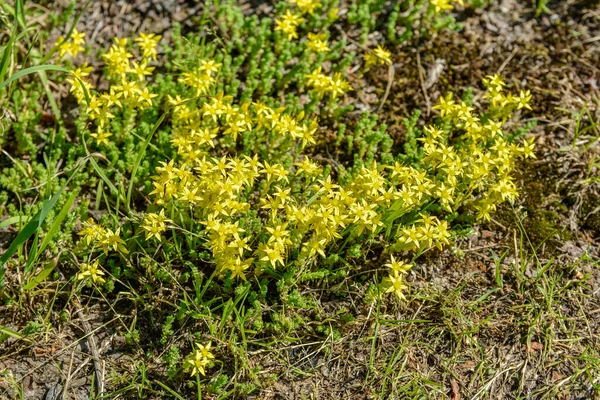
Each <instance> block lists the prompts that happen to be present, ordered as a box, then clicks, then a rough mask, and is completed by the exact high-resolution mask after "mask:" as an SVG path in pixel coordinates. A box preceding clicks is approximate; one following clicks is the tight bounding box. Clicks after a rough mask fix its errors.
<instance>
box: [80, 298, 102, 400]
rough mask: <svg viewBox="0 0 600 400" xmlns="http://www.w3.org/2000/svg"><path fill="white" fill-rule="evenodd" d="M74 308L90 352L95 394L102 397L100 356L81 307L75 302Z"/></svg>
mask: <svg viewBox="0 0 600 400" xmlns="http://www.w3.org/2000/svg"><path fill="white" fill-rule="evenodd" d="M75 307H77V309H76V311H75V312H76V313H77V316H78V317H79V319H80V320H81V324H82V325H83V330H84V331H85V334H86V341H87V345H88V348H89V349H90V352H91V353H92V360H93V361H94V370H95V371H96V392H97V395H98V396H100V397H101V396H102V393H104V380H103V375H104V374H103V373H102V366H101V365H100V354H98V348H97V347H96V341H95V340H94V334H93V332H92V327H91V326H90V324H89V323H88V322H87V320H86V319H85V315H84V314H83V307H82V306H81V304H80V303H79V302H78V301H75Z"/></svg>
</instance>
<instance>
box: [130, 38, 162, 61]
mask: <svg viewBox="0 0 600 400" xmlns="http://www.w3.org/2000/svg"><path fill="white" fill-rule="evenodd" d="M161 38H162V36H160V35H155V34H154V33H143V32H142V33H140V36H139V37H137V38H136V39H135V41H136V43H137V44H138V45H139V46H140V48H141V49H142V56H143V57H144V58H148V59H152V60H156V56H157V55H158V51H157V50H156V47H157V46H158V42H159V41H160V39H161Z"/></svg>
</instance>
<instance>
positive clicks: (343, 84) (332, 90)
mask: <svg viewBox="0 0 600 400" xmlns="http://www.w3.org/2000/svg"><path fill="white" fill-rule="evenodd" d="M306 79H307V80H308V85H309V86H311V87H312V88H313V90H314V91H315V92H317V93H319V94H321V95H323V94H326V93H329V94H330V95H331V98H333V99H335V98H337V97H338V96H340V95H343V94H344V93H346V92H347V91H349V90H351V89H352V88H351V86H350V84H348V82H347V81H346V80H345V79H344V78H342V74H341V73H340V72H336V73H335V74H334V75H333V76H327V75H325V74H324V73H322V72H321V67H320V66H319V67H318V68H317V69H315V70H314V71H313V72H312V73H310V74H308V75H306Z"/></svg>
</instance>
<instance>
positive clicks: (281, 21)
mask: <svg viewBox="0 0 600 400" xmlns="http://www.w3.org/2000/svg"><path fill="white" fill-rule="evenodd" d="M302 22H304V18H302V17H301V16H299V15H296V14H294V13H292V12H291V11H290V10H286V12H285V14H283V15H282V16H281V17H279V18H277V19H276V20H275V30H276V31H282V32H283V33H285V34H286V35H287V38H288V40H292V39H298V32H297V31H296V30H297V28H298V25H300V24H301V23H302Z"/></svg>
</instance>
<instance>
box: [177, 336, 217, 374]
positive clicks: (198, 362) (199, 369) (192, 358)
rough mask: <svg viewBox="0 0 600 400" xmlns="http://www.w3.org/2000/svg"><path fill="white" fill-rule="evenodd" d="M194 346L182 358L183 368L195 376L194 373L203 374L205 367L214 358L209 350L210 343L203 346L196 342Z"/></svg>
mask: <svg viewBox="0 0 600 400" xmlns="http://www.w3.org/2000/svg"><path fill="white" fill-rule="evenodd" d="M194 347H195V349H194V351H192V352H191V353H190V355H189V356H187V357H186V358H185V360H183V368H184V369H185V370H186V371H189V373H190V375H191V376H195V375H196V374H200V375H205V374H206V368H208V367H209V365H210V363H211V362H212V361H213V360H214V358H215V356H214V355H213V353H212V352H211V351H210V348H211V344H210V343H208V344H207V345H206V346H203V345H201V344H198V343H196V344H195V346H194Z"/></svg>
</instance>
